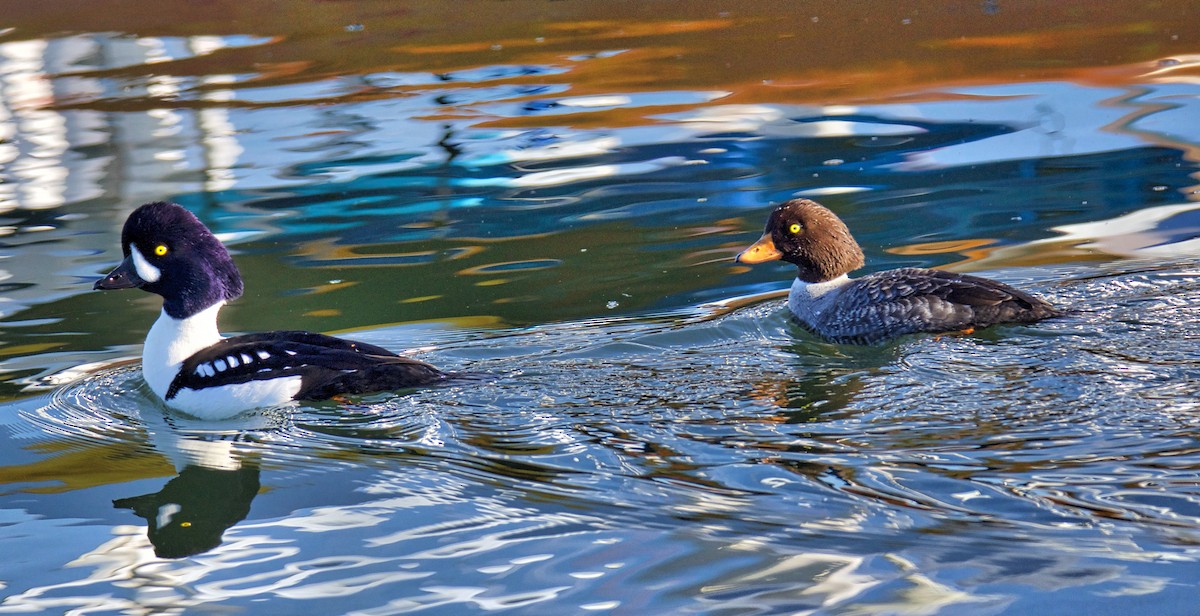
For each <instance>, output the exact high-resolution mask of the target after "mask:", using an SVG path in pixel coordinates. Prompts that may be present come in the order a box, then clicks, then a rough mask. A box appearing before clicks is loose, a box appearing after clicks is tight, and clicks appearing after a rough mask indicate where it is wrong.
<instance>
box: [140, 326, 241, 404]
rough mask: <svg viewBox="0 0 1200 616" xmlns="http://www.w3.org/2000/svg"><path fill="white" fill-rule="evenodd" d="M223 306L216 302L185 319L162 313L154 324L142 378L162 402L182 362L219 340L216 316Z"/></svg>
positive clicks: (146, 350)
mask: <svg viewBox="0 0 1200 616" xmlns="http://www.w3.org/2000/svg"><path fill="white" fill-rule="evenodd" d="M224 305H225V302H217V303H216V304H213V305H212V306H209V307H208V308H205V309H204V310H201V311H200V312H197V313H196V314H194V315H192V316H190V317H188V318H186V319H176V318H174V317H172V316H171V315H169V314H167V312H166V310H163V312H162V313H161V314H160V315H159V317H158V320H157V321H155V322H154V326H153V327H151V328H150V333H148V334H146V344H145V346H144V347H143V348H142V375H143V376H144V377H145V378H146V382H147V383H149V384H150V389H153V390H154V393H156V394H158V396H159V397H160V398H164V399H165V397H166V394H167V388H168V387H170V386H171V381H172V380H174V379H175V374H176V373H177V372H179V367H180V365H181V364H183V360H185V359H187V358H188V357H191V356H192V355H193V354H194V353H196V352H197V351H199V350H201V349H204V348H207V347H209V346H212V345H214V344H216V343H217V342H218V341H220V340H221V332H219V331H218V330H217V313H218V312H220V310H221V307H222V306H224Z"/></svg>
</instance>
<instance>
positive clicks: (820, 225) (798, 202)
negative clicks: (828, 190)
mask: <svg viewBox="0 0 1200 616" xmlns="http://www.w3.org/2000/svg"><path fill="white" fill-rule="evenodd" d="M780 259H781V260H783V261H787V262H788V263H791V264H793V265H795V266H796V268H797V269H798V270H799V272H798V273H797V274H796V277H797V278H799V279H800V280H803V281H804V282H825V281H826V280H833V279H834V278H837V277H838V276H841V275H842V274H847V273H849V272H852V271H854V270H856V269H858V268H860V267H862V266H863V253H862V249H861V248H859V247H858V242H855V241H854V237H853V236H851V235H850V230H849V229H847V228H846V223H843V222H842V220H841V219H840V218H838V217H837V214H834V213H833V212H831V211H829V210H828V209H827V208H826V207H825V206H823V205H821V204H819V203H817V202H816V201H809V200H808V199H792V200H791V201H788V202H785V203H783V204H781V205H779V206H778V207H776V208H775V209H774V211H772V212H771V216H770V217H769V218H767V228H766V231H764V232H763V236H762V237H761V238H759V240H758V241H757V242H755V243H754V245H753V246H750V247H749V248H747V249H746V250H743V251H742V252H741V254H739V255H738V256H737V261H738V262H739V263H751V264H753V263H762V262H764V261H775V260H780Z"/></svg>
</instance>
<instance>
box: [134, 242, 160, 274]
mask: <svg viewBox="0 0 1200 616" xmlns="http://www.w3.org/2000/svg"><path fill="white" fill-rule="evenodd" d="M129 256H131V257H133V269H134V270H136V271H137V275H138V278H141V279H142V280H145V281H146V282H158V279H159V278H162V270H159V269H158V268H157V267H154V266H153V265H150V262H149V261H147V260H146V257H143V256H142V251H140V250H138V247H137V244H130V245H129Z"/></svg>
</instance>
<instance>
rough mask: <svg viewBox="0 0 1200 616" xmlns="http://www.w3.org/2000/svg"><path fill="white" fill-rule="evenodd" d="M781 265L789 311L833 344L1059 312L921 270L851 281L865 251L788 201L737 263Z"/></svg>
mask: <svg viewBox="0 0 1200 616" xmlns="http://www.w3.org/2000/svg"><path fill="white" fill-rule="evenodd" d="M775 260H782V261H786V262H788V263H791V264H792V265H795V266H796V280H795V282H793V283H792V290H791V292H790V293H789V294H788V309H789V310H790V311H791V312H792V314H793V315H794V316H795V317H796V319H797V320H798V321H799V322H800V324H801V325H803V326H804V327H805V328H806V329H808V330H810V331H812V332H813V333H815V334H817V335H818V336H821V337H822V338H825V339H827V340H830V341H833V342H841V343H854V344H872V343H876V342H882V341H884V340H889V339H891V338H895V337H896V336H901V335H904V334H911V333H917V332H931V333H942V332H963V331H966V332H969V331H974V330H975V329H977V328H980V327H987V326H989V325H994V324H997V323H1032V322H1034V321H1040V320H1042V319H1046V318H1050V317H1055V316H1059V315H1061V314H1062V311H1060V310H1058V309H1056V308H1054V307H1053V306H1051V305H1050V304H1049V303H1047V302H1046V301H1045V300H1042V299H1040V298H1037V297H1034V296H1033V295H1030V294H1028V293H1025V292H1024V291H1020V290H1018V289H1014V288H1013V287H1011V286H1009V285H1006V284H1004V283H1001V282H996V281H995V280H989V279H987V278H981V277H979V276H970V275H967V274H956V273H953V272H946V271H941V270H931V269H923V268H912V267H909V268H902V269H895V270H888V271H884V272H877V273H874V274H870V275H867V276H863V277H862V278H856V279H851V278H850V277H849V273H850V272H852V271H854V270H857V269H859V268H861V267H862V266H863V252H862V249H861V248H859V246H858V242H856V241H854V236H852V235H850V230H849V229H848V228H846V224H845V223H843V222H842V220H841V219H840V218H838V217H837V215H836V214H834V213H833V212H832V211H830V210H829V209H828V208H826V207H824V206H822V205H821V204H819V203H817V202H815V201H810V200H808V199H793V200H791V201H788V202H786V203H783V204H781V205H779V206H778V207H776V208H775V209H774V210H772V212H771V215H770V216H769V217H768V218H767V227H766V231H765V232H764V233H763V236H762V237H761V238H759V240H758V241H757V242H755V243H754V244H753V245H752V246H750V247H749V248H747V249H746V250H744V251H742V253H741V254H739V255H738V256H737V261H738V262H739V263H747V264H753V263H763V262H766V261H775Z"/></svg>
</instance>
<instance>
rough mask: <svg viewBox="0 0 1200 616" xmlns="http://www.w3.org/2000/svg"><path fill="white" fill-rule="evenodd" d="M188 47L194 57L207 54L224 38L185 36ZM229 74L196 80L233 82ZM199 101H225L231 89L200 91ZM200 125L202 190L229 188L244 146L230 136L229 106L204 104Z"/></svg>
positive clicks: (232, 128)
mask: <svg viewBox="0 0 1200 616" xmlns="http://www.w3.org/2000/svg"><path fill="white" fill-rule="evenodd" d="M188 43H189V47H190V48H191V49H192V51H193V52H194V53H195V54H196V55H197V56H203V55H208V54H211V53H213V52H215V51H217V50H218V49H222V48H224V47H225V46H226V44H225V41H224V39H222V38H221V37H216V36H195V37H192V38H190V39H188ZM235 81H236V79H235V78H234V76H233V75H208V76H206V77H203V78H202V79H201V80H200V83H201V85H209V86H211V85H224V84H233V83H234V82H235ZM202 100H204V101H208V102H227V101H231V100H233V90H232V89H230V88H221V89H212V90H209V91H206V92H204V93H203V94H202ZM197 122H198V124H199V127H200V139H201V142H202V143H203V146H204V152H203V155H204V169H205V173H206V174H207V178H206V180H205V182H204V190H205V192H217V191H222V190H228V189H230V188H233V186H234V185H235V184H236V183H237V176H236V175H234V173H233V169H234V167H235V166H236V165H237V162H238V157H240V156H241V154H242V152H243V151H244V149H243V148H242V145H241V144H240V143H238V140H237V138H236V137H234V135H236V134H237V126H235V125H234V123H233V121H232V120H231V119H230V116H229V108H228V107H223V106H213V107H205V108H202V109H200V111H199V112H198V114H197Z"/></svg>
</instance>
